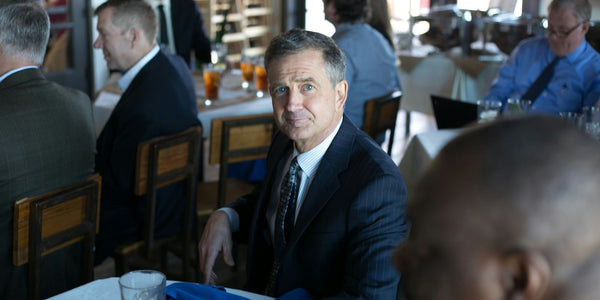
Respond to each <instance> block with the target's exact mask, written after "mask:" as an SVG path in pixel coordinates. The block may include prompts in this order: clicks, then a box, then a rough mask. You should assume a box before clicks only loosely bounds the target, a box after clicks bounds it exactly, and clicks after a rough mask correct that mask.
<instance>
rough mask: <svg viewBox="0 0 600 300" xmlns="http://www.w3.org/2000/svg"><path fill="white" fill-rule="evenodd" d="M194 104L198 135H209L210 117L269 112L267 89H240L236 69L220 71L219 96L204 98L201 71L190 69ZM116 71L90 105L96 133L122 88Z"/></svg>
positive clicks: (117, 99) (99, 130) (240, 73)
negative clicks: (198, 127) (199, 131)
mask: <svg viewBox="0 0 600 300" xmlns="http://www.w3.org/2000/svg"><path fill="white" fill-rule="evenodd" d="M191 73H192V78H193V80H194V86H195V90H196V103H197V106H198V120H200V122H201V123H202V135H203V137H204V138H208V137H209V135H210V128H211V121H212V119H214V118H220V117H230V116H244V115H252V114H261V113H269V112H273V107H272V105H271V96H270V95H269V93H268V92H263V91H257V90H256V89H255V88H254V85H251V86H250V88H248V89H243V88H242V78H241V76H242V72H241V70H239V69H229V70H225V71H224V72H223V73H222V74H221V78H220V85H219V97H218V99H217V100H212V101H207V99H206V97H205V92H204V79H203V76H202V72H201V71H192V72H191ZM120 77H121V76H120V74H118V73H113V74H112V75H111V76H110V78H109V80H108V82H107V84H106V85H105V86H104V87H103V88H102V89H101V90H100V91H99V92H98V95H97V96H96V97H95V100H94V104H93V114H94V126H95V129H96V134H97V135H100V132H101V131H102V128H104V125H105V124H106V122H107V121H108V119H109V118H110V115H111V113H112V111H113V109H114V108H115V106H116V105H117V104H118V102H119V99H120V97H121V94H122V93H123V91H121V90H120V89H119V87H118V85H117V81H118V80H119V78H120Z"/></svg>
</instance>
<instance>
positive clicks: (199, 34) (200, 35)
mask: <svg viewBox="0 0 600 300" xmlns="http://www.w3.org/2000/svg"><path fill="white" fill-rule="evenodd" d="M202 24H203V23H202V14H201V13H200V9H199V8H198V5H196V4H195V3H194V24H193V26H194V32H193V40H192V47H193V48H194V53H195V55H196V59H197V60H199V61H202V62H206V63H207V62H210V39H209V38H208V36H207V35H206V32H205V31H204V27H203V25H202Z"/></svg>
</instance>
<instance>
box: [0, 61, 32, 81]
mask: <svg viewBox="0 0 600 300" xmlns="http://www.w3.org/2000/svg"><path fill="white" fill-rule="evenodd" d="M37 68H38V66H33V65H31V66H24V67H20V68H16V69H12V70H10V71H8V72H6V73H4V74H2V75H1V76H0V82H2V81H3V80H4V79H6V78H7V77H8V76H10V75H12V74H14V73H17V72H19V71H22V70H26V69H37Z"/></svg>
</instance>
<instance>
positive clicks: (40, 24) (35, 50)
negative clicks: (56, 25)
mask: <svg viewBox="0 0 600 300" xmlns="http://www.w3.org/2000/svg"><path fill="white" fill-rule="evenodd" d="M49 37H50V19H49V18H48V14H47V13H46V11H45V10H44V8H42V6H41V5H40V4H39V3H33V2H20V3H17V2H8V3H1V4H0V50H1V51H0V52H2V54H3V55H5V56H8V57H12V58H16V59H18V60H21V61H24V62H31V63H34V64H37V65H41V64H42V63H43V62H44V55H45V54H46V46H47V45H48V38H49Z"/></svg>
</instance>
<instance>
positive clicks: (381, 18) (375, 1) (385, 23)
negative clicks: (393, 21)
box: [368, 0, 394, 48]
mask: <svg viewBox="0 0 600 300" xmlns="http://www.w3.org/2000/svg"><path fill="white" fill-rule="evenodd" d="M370 3H371V17H370V18H369V19H368V23H369V25H371V27H373V28H375V30H377V31H379V33H381V35H383V37H384V38H385V39H386V40H387V41H388V43H390V46H392V48H394V42H393V40H392V36H393V31H392V25H390V13H389V11H388V5H387V0H371V1H370Z"/></svg>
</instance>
